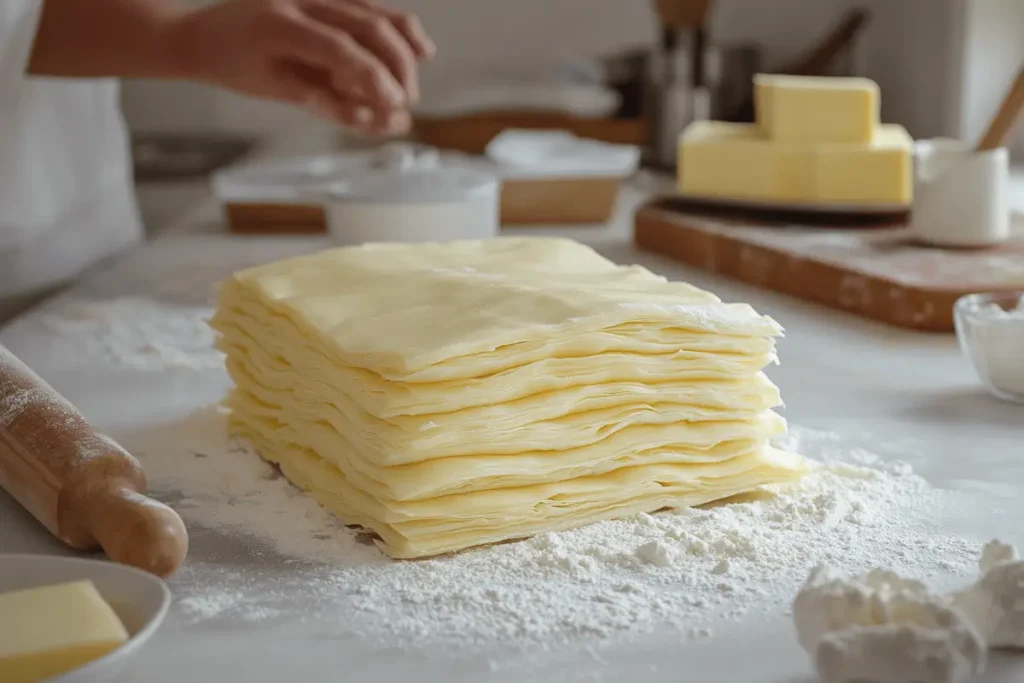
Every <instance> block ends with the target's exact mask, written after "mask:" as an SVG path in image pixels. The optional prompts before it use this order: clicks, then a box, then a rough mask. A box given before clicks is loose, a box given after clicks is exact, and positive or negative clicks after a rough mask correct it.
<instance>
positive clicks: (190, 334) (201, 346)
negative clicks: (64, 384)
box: [40, 297, 224, 371]
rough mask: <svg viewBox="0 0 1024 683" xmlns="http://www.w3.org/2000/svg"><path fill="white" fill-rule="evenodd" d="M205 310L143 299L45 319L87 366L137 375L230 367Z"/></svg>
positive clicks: (58, 310)
mask: <svg viewBox="0 0 1024 683" xmlns="http://www.w3.org/2000/svg"><path fill="white" fill-rule="evenodd" d="M212 312H213V311H212V310H211V309H210V308H209V306H202V305H172V304H167V303H162V302H161V303H157V302H156V301H154V300H152V299H148V298H143V297H121V298H117V299H107V300H100V301H89V300H85V301H63V302H59V303H58V304H56V305H55V306H54V307H52V308H50V309H48V310H47V312H46V313H44V314H43V315H41V316H40V321H41V322H42V324H43V325H45V326H46V328H47V329H48V330H49V331H50V332H52V333H54V336H53V339H54V343H56V344H63V345H65V346H66V347H67V349H68V353H69V354H72V355H74V356H75V357H78V358H82V359H83V360H92V361H95V362H100V363H105V364H106V365H108V366H113V367H122V368H130V369H133V370H144V371H159V370H165V369H169V368H185V369H190V370H212V369H220V368H223V367H224V356H223V354H221V353H220V352H219V351H217V350H216V349H215V348H214V347H213V343H214V333H213V330H211V329H210V326H209V325H208V324H207V323H206V321H207V320H208V319H209V317H210V315H212Z"/></svg>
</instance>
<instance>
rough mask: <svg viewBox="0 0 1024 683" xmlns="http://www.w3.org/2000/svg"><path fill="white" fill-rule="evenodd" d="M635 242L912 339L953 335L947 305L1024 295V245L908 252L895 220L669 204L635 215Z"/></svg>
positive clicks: (910, 246) (911, 246)
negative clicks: (792, 216)
mask: <svg viewBox="0 0 1024 683" xmlns="http://www.w3.org/2000/svg"><path fill="white" fill-rule="evenodd" d="M854 219H857V220H854ZM852 228H873V229H852ZM634 239H635V241H636V244H637V246H639V247H640V248H642V249H646V250H648V251H654V252H658V253H660V254H664V255H666V256H670V257H672V258H675V259H678V260H680V261H683V262H685V263H687V264H689V265H691V266H695V267H698V268H702V269H705V270H708V271H711V272H715V273H721V274H724V275H729V276H731V277H734V278H736V279H738V280H742V281H744V282H748V283H750V284H753V285H757V286H759V287H763V288H765V289H770V290H774V291H778V292H784V293H786V294H790V295H793V296H796V297H799V298H801V299H806V300H808V301H814V302H817V303H821V304H825V305H826V306H831V307H833V308H838V309H840V310H844V311H849V312H851V313H855V314H858V315H862V316H865V317H868V318H872V319H874V320H879V321H882V322H886V323H889V324H892V325H896V326H899V327H906V328H911V329H917V330H926V331H933V332H949V331H951V330H953V329H954V325H953V304H954V303H955V302H956V300H957V298H959V297H960V296H962V295H964V294H969V293H972V292H980V291H1007V290H1014V289H1022V288H1024V241H1017V242H1014V243H1011V244H1007V245H1003V246H1001V247H998V248H992V249H978V250H946V249H938V248H933V247H927V246H923V245H919V244H916V243H915V242H913V241H912V240H911V238H910V236H909V231H908V230H907V228H906V227H905V226H904V225H901V224H900V223H899V222H898V221H893V220H892V218H891V217H889V218H884V217H883V218H879V217H875V218H874V219H873V220H872V219H868V218H866V217H864V216H850V215H838V216H833V217H829V216H827V215H818V216H816V217H815V220H814V224H810V223H809V222H808V221H807V217H806V216H805V217H804V222H801V223H796V222H793V221H791V220H788V219H787V218H786V217H785V216H778V215H766V214H753V213H750V212H744V211H739V210H734V211H731V212H725V213H722V212H716V211H713V210H710V209H708V208H707V207H703V206H692V205H690V204H688V203H686V202H682V201H680V200H678V199H670V198H666V199H660V200H654V201H652V202H649V203H648V204H646V205H644V206H642V207H641V208H640V209H639V210H638V211H637V213H636V217H635V226H634Z"/></svg>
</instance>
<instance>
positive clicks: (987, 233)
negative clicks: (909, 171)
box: [911, 139, 1011, 247]
mask: <svg viewBox="0 0 1024 683" xmlns="http://www.w3.org/2000/svg"><path fill="white" fill-rule="evenodd" d="M914 152H915V171H914V206H913V211H912V213H911V229H912V231H913V234H914V236H915V237H916V238H917V239H918V240H920V241H922V242H925V243H928V244H934V245H936V246H942V247H985V246H992V245H995V244H999V243H1001V242H1005V241H1006V240H1008V239H1009V238H1010V232H1011V231H1010V206H1009V196H1008V195H1009V155H1008V154H1007V152H1006V149H1004V148H999V149H994V150H989V151H985V152H977V151H974V150H973V149H971V148H970V147H969V146H968V145H966V144H964V143H963V142H960V141H958V140H949V139H935V140H921V141H918V142H917V144H916V145H915V150H914Z"/></svg>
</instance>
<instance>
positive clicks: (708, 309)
mask: <svg viewBox="0 0 1024 683" xmlns="http://www.w3.org/2000/svg"><path fill="white" fill-rule="evenodd" d="M212 324H213V326H214V327H215V328H216V329H217V330H218V332H219V341H218V345H219V347H220V348H221V349H222V350H223V351H224V352H225V353H226V355H227V369H228V372H229V374H230V375H231V377H232V379H233V380H234V383H235V386H234V388H233V389H232V391H231V393H230V395H229V397H228V399H227V403H228V405H229V406H230V407H231V409H232V423H233V426H234V428H235V429H236V430H237V431H238V432H239V433H240V434H241V435H243V436H245V437H247V438H248V439H250V440H251V441H252V442H253V443H254V444H255V445H256V446H257V447H258V448H259V450H260V453H261V454H262V455H263V457H265V458H266V459H268V460H270V461H272V462H275V463H277V464H278V465H279V466H280V467H281V470H282V472H283V473H284V474H285V475H286V476H287V477H288V478H289V479H290V480H291V481H292V482H293V483H295V484H296V485H298V486H300V487H301V488H303V489H305V490H307V491H308V492H309V493H310V494H311V495H313V496H314V497H315V498H316V499H317V500H318V501H319V502H320V503H321V504H323V505H324V506H325V507H327V508H328V509H330V510H332V511H333V512H335V513H336V514H338V515H339V516H340V517H341V518H342V519H343V520H344V521H345V522H347V523H352V524H359V525H362V526H364V527H367V528H368V529H371V530H373V531H374V532H376V533H377V535H378V536H379V537H380V539H381V541H380V544H381V547H382V548H383V549H384V551H385V552H387V553H388V554H390V555H392V556H393V557H403V558H404V557H420V556H424V555H433V554H437V553H443V552H449V551H456V550H460V549H463V548H466V547H470V546H474V545H479V544H484V543H491V542H497V541H502V540H508V539H514V538H523V537H526V536H530V535H532V534H535V533H538V532H542V531H548V530H558V529H566V528H570V527H573V526H578V525H581V524H586V523H589V522H592V521H596V520H601V519H610V518H614V517H619V516H623V515H629V514H634V513H636V512H640V511H644V512H653V511H655V510H659V509H662V508H666V507H680V506H688V505H700V504H703V503H707V502H711V501H714V500H719V499H723V498H729V497H731V496H734V495H736V494H739V493H743V492H746V491H750V490H752V489H756V488H758V487H759V486H763V485H765V484H769V483H780V482H786V481H792V480H794V479H796V478H798V477H800V476H801V475H802V474H803V473H804V471H805V466H804V464H803V461H802V459H801V458H800V457H799V456H795V455H792V454H787V453H782V452H779V451H776V450H774V449H772V448H771V447H770V446H768V441H769V440H770V439H771V438H772V437H775V436H778V435H780V434H782V433H784V431H785V422H784V421H783V420H782V418H781V417H779V416H778V415H777V414H775V413H774V412H773V411H772V408H774V407H776V406H778V405H779V404H780V403H781V401H780V396H779V393H778V389H777V388H776V387H775V386H774V385H773V384H772V383H771V381H769V380H768V378H767V377H766V376H765V375H764V373H763V372H762V370H763V368H764V367H765V366H766V365H768V364H769V363H772V362H774V361H775V360H776V357H775V342H774V338H775V337H776V336H777V335H779V334H781V328H780V327H779V326H778V325H777V324H776V323H775V322H774V321H773V320H771V319H770V318H767V317H765V316H761V315H759V314H757V313H756V312H755V311H754V310H753V309H752V308H751V307H749V306H747V305H745V304H726V303H722V302H721V301H720V300H719V299H718V298H717V297H715V296H714V295H713V294H711V293H709V292H705V291H703V290H700V289H697V288H695V287H692V286H691V285H687V284H684V283H678V282H668V281H667V280H665V279H664V278H662V277H659V276H657V275H655V274H653V273H651V272H650V271H647V270H645V269H643V268H641V267H639V266H628V267H625V266H617V265H615V264H613V263H611V262H610V261H607V260H606V259H604V258H602V257H601V256H599V255H598V254H596V253H595V252H594V251H592V250H591V249H589V248H586V247H584V246H582V245H579V244H577V243H575V242H572V241H569V240H556V239H544V238H515V239H510V238H502V239H497V240H490V241H485V242H454V243H446V244H429V245H397V244H378V245H367V246H363V247H349V248H343V249H334V250H330V251H325V252H321V253H318V254H313V255H310V256H304V257H299V258H296V259H289V260H286V261H281V262H278V263H274V264H270V265H267V266H261V267H257V268H252V269H249V270H245V271H241V272H239V273H236V274H235V276H234V277H232V278H231V279H230V280H229V281H228V282H226V283H225V284H224V286H223V288H222V290H221V296H220V301H219V303H218V307H217V312H216V314H215V316H214V319H213V321H212Z"/></svg>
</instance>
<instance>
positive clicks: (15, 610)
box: [0, 581, 128, 683]
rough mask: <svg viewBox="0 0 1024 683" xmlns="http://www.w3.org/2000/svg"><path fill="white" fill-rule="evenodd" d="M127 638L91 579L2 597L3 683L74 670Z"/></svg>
mask: <svg viewBox="0 0 1024 683" xmlns="http://www.w3.org/2000/svg"><path fill="white" fill-rule="evenodd" d="M126 640H128V632H127V631H126V630H125V628H124V625H123V624H122V623H121V620H120V619H118V617H117V614H115V613H114V610H113V609H112V608H111V607H110V605H108V604H107V603H106V602H105V601H104V600H103V598H102V597H101V596H100V594H99V591H97V590H96V587H95V586H93V584H92V582H90V581H75V582H73V583H64V584H59V585H54V586H44V587H42V588H32V589H27V590H21V591H14V592H12V593H4V594H0V681H3V682H4V683H34V682H35V681H42V680H45V679H48V678H51V677H53V676H58V675H60V674H63V673H65V672H68V671H71V670H72V669H76V668H78V667H80V666H82V665H84V664H86V663H88V662H90V661H92V660H94V659H98V658H100V657H102V656H103V655H105V654H107V653H108V652H111V651H112V650H115V649H117V648H118V647H120V646H121V644H123V643H124V642H125V641H126Z"/></svg>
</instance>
